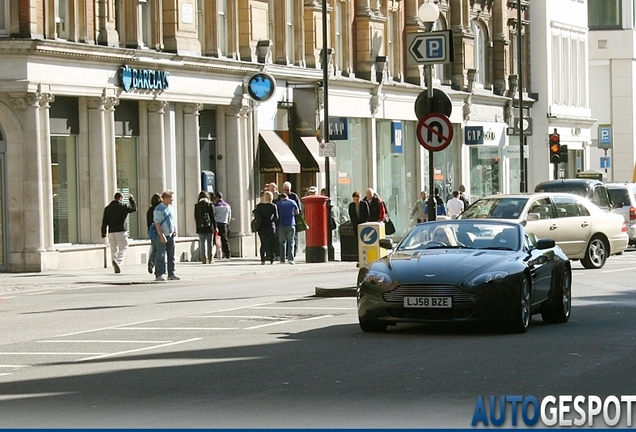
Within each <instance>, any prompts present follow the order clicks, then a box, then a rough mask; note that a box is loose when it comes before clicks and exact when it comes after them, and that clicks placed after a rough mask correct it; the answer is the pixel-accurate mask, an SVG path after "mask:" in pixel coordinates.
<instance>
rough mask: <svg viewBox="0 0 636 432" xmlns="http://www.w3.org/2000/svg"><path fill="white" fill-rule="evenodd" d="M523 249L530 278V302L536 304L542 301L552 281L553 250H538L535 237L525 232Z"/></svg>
mask: <svg viewBox="0 0 636 432" xmlns="http://www.w3.org/2000/svg"><path fill="white" fill-rule="evenodd" d="M524 240H525V249H526V250H527V252H528V256H527V258H526V263H527V265H528V269H529V270H530V278H531V280H532V293H531V297H530V302H531V303H532V304H537V303H539V302H541V301H543V300H544V299H545V298H546V297H547V295H548V292H549V291H550V283H551V281H552V266H553V264H554V262H553V261H554V250H553V249H549V250H539V249H537V247H536V241H537V237H536V236H535V235H534V234H532V233H530V234H528V233H527V232H526V235H525V238H524Z"/></svg>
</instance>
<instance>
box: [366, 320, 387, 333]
mask: <svg viewBox="0 0 636 432" xmlns="http://www.w3.org/2000/svg"><path fill="white" fill-rule="evenodd" d="M387 327H388V325H387V324H383V323H381V322H377V321H362V320H360V328H361V329H362V331H363V332H367V333H382V332H383V331H384V330H386V328H387Z"/></svg>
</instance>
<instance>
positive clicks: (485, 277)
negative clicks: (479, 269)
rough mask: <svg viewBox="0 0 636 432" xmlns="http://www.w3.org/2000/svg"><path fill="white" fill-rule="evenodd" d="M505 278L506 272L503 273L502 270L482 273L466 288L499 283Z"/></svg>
mask: <svg viewBox="0 0 636 432" xmlns="http://www.w3.org/2000/svg"><path fill="white" fill-rule="evenodd" d="M507 276H508V272H505V271H503V270H501V271H493V272H488V273H482V274H480V275H478V276H475V277H474V278H472V279H471V280H470V282H468V286H479V285H485V284H487V283H499V282H501V281H502V280H504V279H505V278H506V277H507Z"/></svg>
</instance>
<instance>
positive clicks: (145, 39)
mask: <svg viewBox="0 0 636 432" xmlns="http://www.w3.org/2000/svg"><path fill="white" fill-rule="evenodd" d="M137 18H138V22H137V32H138V33H137V34H138V36H139V37H138V39H139V47H140V48H148V47H149V46H150V27H151V24H150V6H149V5H148V0H138V6H137Z"/></svg>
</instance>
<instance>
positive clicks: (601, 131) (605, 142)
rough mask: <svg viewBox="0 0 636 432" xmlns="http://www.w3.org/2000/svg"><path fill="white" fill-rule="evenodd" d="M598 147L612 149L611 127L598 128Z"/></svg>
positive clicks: (602, 126) (601, 126)
mask: <svg viewBox="0 0 636 432" xmlns="http://www.w3.org/2000/svg"><path fill="white" fill-rule="evenodd" d="M598 147H599V148H604V149H609V148H612V125H599V126H598Z"/></svg>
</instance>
